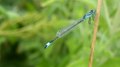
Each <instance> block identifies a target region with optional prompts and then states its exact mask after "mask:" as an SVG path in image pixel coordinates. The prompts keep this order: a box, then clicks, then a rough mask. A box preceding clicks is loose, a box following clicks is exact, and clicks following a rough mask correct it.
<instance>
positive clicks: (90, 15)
mask: <svg viewBox="0 0 120 67" xmlns="http://www.w3.org/2000/svg"><path fill="white" fill-rule="evenodd" d="M95 13H96V11H95V10H90V11H89V12H88V13H86V14H85V15H84V16H83V17H82V18H81V19H79V20H77V21H76V22H75V23H73V24H71V25H69V26H68V27H66V28H64V29H62V30H60V31H58V32H57V34H56V37H55V38H54V39H53V40H51V41H49V42H48V43H47V44H46V45H45V48H47V47H48V46H50V45H51V44H52V43H53V42H54V41H55V40H57V39H59V38H61V37H62V36H63V35H65V34H66V33H68V32H69V31H71V30H72V29H73V28H74V27H75V26H77V25H78V24H79V23H81V22H83V21H85V20H86V19H89V22H91V19H94V17H95Z"/></svg>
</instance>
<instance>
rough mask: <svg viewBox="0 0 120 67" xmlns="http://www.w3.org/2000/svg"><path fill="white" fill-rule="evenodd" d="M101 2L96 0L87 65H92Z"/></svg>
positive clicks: (89, 66)
mask: <svg viewBox="0 0 120 67" xmlns="http://www.w3.org/2000/svg"><path fill="white" fill-rule="evenodd" d="M101 4H102V0H98V5H97V10H96V16H95V25H94V33H93V39H92V44H91V51H90V59H89V65H88V67H92V63H93V56H94V47H95V42H96V34H97V31H98V25H99V16H100V8H101Z"/></svg>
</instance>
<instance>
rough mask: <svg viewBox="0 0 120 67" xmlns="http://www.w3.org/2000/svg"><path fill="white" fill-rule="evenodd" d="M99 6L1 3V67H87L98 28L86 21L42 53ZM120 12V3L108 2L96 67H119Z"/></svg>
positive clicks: (65, 1) (57, 0)
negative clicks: (67, 29) (60, 32)
mask: <svg viewBox="0 0 120 67" xmlns="http://www.w3.org/2000/svg"><path fill="white" fill-rule="evenodd" d="M96 5H97V0H0V67H87V66H88V62H89V54H90V45H91V40H92V35H93V28H94V27H93V26H94V23H92V24H91V25H89V24H88V23H87V21H85V23H81V24H80V25H79V26H78V27H77V28H76V29H75V30H73V31H72V32H70V33H69V34H68V35H66V36H64V37H63V38H61V39H59V40H57V41H56V42H55V43H54V44H53V46H50V47H49V48H48V49H44V48H43V47H44V45H45V44H46V43H47V42H48V41H49V40H51V39H52V38H54V37H55V34H56V32H57V31H58V30H59V29H61V28H63V27H65V26H67V25H69V24H70V23H71V22H72V21H73V20H76V19H78V18H80V17H82V16H83V15H84V14H85V13H86V12H88V11H89V10H91V9H96ZM119 7H120V1H119V0H103V5H102V10H101V17H100V23H99V31H98V33H97V41H96V47H95V54H94V63H93V67H113V66H114V67H119V63H120V52H119V51H120V21H119V16H120V8H119Z"/></svg>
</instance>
